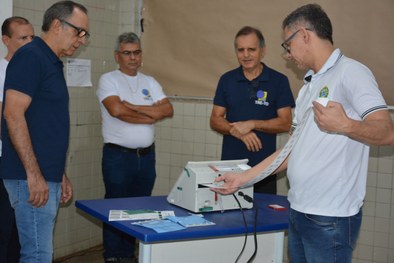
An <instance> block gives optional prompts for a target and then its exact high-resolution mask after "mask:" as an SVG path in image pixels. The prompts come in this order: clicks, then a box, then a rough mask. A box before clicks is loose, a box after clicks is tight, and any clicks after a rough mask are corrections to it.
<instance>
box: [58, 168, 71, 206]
mask: <svg viewBox="0 0 394 263" xmlns="http://www.w3.org/2000/svg"><path fill="white" fill-rule="evenodd" d="M72 196H73V189H72V185H71V182H70V180H68V178H67V175H66V174H64V175H63V180H62V194H61V196H60V203H63V204H65V203H67V202H68V201H69V200H70V199H71V197H72Z"/></svg>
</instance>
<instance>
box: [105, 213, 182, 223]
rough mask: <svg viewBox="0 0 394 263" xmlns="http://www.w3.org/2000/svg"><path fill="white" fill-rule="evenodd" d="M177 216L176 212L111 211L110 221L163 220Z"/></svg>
mask: <svg viewBox="0 0 394 263" xmlns="http://www.w3.org/2000/svg"><path fill="white" fill-rule="evenodd" d="M168 216H175V214H174V211H169V210H168V211H153V210H110V211H109V216H108V221H124V220H147V219H163V218H166V217H168Z"/></svg>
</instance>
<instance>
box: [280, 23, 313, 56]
mask: <svg viewBox="0 0 394 263" xmlns="http://www.w3.org/2000/svg"><path fill="white" fill-rule="evenodd" d="M305 30H308V31H312V29H309V28H305ZM300 31H301V28H300V29H298V30H297V31H296V32H294V33H293V34H291V35H290V36H289V37H288V38H286V39H285V41H283V43H282V44H280V45H281V46H282V47H283V49H284V50H285V52H286V53H289V54H290V41H291V40H292V39H293V38H294V37H295V36H296V35H297V33H298V32H300Z"/></svg>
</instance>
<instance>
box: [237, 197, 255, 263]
mask: <svg viewBox="0 0 394 263" xmlns="http://www.w3.org/2000/svg"><path fill="white" fill-rule="evenodd" d="M238 195H239V196H242V197H243V198H244V199H245V201H247V202H249V203H253V198H252V197H250V196H249V195H246V194H244V193H243V192H241V191H240V192H238ZM254 208H255V213H254V224H253V239H254V251H253V254H252V256H251V257H250V258H249V260H248V261H247V263H251V262H253V260H254V259H255V257H256V255H257V249H258V244H257V229H256V228H257V216H258V209H257V205H255V204H254Z"/></svg>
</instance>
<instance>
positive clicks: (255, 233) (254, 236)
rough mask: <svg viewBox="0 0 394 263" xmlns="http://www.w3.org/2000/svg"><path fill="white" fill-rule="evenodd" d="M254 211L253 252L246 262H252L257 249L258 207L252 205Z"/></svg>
mask: <svg viewBox="0 0 394 263" xmlns="http://www.w3.org/2000/svg"><path fill="white" fill-rule="evenodd" d="M254 209H255V213H254V226H253V238H254V252H253V255H252V256H251V257H250V258H249V260H248V262H247V263H251V262H253V260H254V259H255V257H256V255H257V249H258V244H257V229H256V228H257V214H258V211H259V209H257V206H254Z"/></svg>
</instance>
